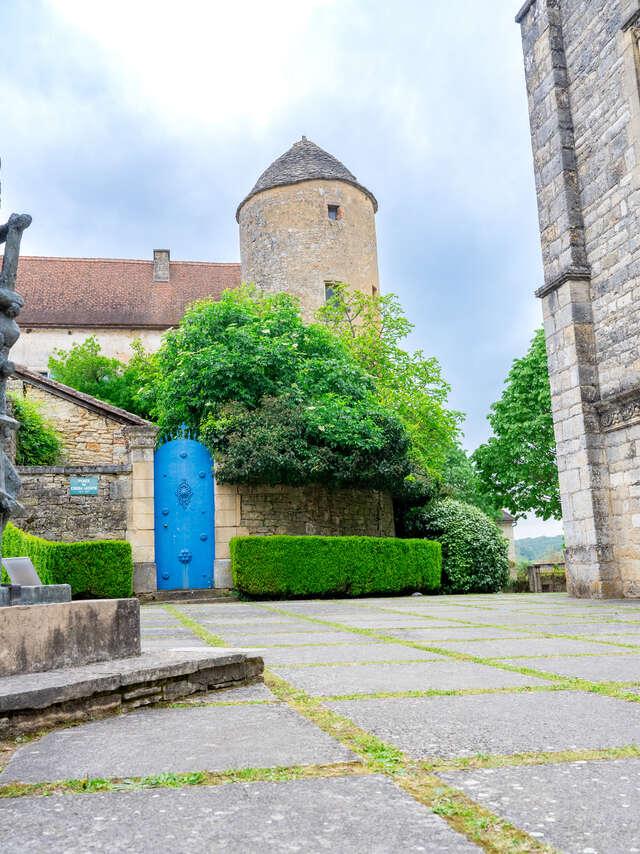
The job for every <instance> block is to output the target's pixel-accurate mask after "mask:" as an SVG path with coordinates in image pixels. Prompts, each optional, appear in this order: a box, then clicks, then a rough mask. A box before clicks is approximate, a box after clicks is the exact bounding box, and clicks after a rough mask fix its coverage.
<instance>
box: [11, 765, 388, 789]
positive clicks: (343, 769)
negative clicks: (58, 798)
mask: <svg viewBox="0 0 640 854" xmlns="http://www.w3.org/2000/svg"><path fill="white" fill-rule="evenodd" d="M370 773H372V772H371V771H369V770H368V769H367V768H365V767H364V766H363V765H362V763H361V762H340V763H333V764H328V765H293V766H289V767H275V768H235V769H231V770H229V771H219V772H211V771H196V772H191V773H187V774H175V773H173V772H171V771H165V772H164V773H162V774H154V775H151V776H146V777H107V778H85V779H71V780H58V781H54V782H45V783H7V784H6V785H5V786H0V798H24V797H45V796H48V795H68V794H69V795H70V794H80V793H93V792H122V791H132V790H140V789H183V788H187V787H193V786H222V785H227V784H230V783H255V782H264V781H286V780H303V779H310V778H315V777H347V776H362V775H364V774H370Z"/></svg>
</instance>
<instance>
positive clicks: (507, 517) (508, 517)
mask: <svg viewBox="0 0 640 854" xmlns="http://www.w3.org/2000/svg"><path fill="white" fill-rule="evenodd" d="M500 521H501V522H515V521H516V517H515V516H512V515H511V513H509V511H508V510H503V511H502V519H500Z"/></svg>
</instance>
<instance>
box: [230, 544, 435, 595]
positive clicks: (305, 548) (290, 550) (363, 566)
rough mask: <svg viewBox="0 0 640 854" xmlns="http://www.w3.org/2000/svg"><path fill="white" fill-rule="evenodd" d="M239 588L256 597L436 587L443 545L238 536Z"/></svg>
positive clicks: (234, 559) (234, 554)
mask: <svg viewBox="0 0 640 854" xmlns="http://www.w3.org/2000/svg"><path fill="white" fill-rule="evenodd" d="M231 567H232V571H233V580H234V584H235V587H236V589H237V590H238V591H239V592H240V593H244V594H245V595H247V596H252V597H255V598H281V597H282V598H294V597H302V596H365V595H369V594H372V593H402V592H405V591H409V590H423V591H434V590H437V589H438V587H439V585H440V567H441V560H440V546H439V544H438V543H431V542H427V541H426V540H398V539H391V538H388V539H386V538H380V537H287V536H274V537H234V538H233V539H232V540H231Z"/></svg>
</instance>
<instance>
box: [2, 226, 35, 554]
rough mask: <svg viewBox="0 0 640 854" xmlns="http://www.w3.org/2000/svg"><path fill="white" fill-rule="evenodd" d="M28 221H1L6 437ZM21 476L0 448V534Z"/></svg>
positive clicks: (11, 425)
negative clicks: (19, 280)
mask: <svg viewBox="0 0 640 854" xmlns="http://www.w3.org/2000/svg"><path fill="white" fill-rule="evenodd" d="M30 225H31V217H30V216H29V215H28V214H11V216H10V217H9V221H8V222H7V223H6V224H5V225H0V244H1V243H4V244H5V249H4V258H3V261H2V272H1V273H0V437H1V438H2V439H3V440H6V439H8V438H9V437H10V435H11V433H10V431H12V430H17V429H18V426H19V425H18V422H17V421H16V420H15V419H14V418H11V417H10V416H9V415H7V377H8V376H10V375H11V374H12V373H13V369H14V366H13V363H12V362H10V361H9V350H10V349H11V348H12V347H13V345H14V344H15V343H16V341H17V340H18V337H19V335H20V329H19V328H18V324H17V323H16V321H15V318H16V317H17V316H18V314H19V313H20V309H21V308H22V306H23V305H24V300H23V299H22V297H21V296H19V294H17V293H16V292H15V286H16V275H17V272H18V258H19V256H20V241H21V239H22V232H23V231H24V230H25V228H28V227H29V226H30ZM19 492H20V478H19V477H18V473H17V472H16V470H15V469H14V467H13V465H12V464H11V462H10V460H9V458H8V457H7V455H6V454H5V452H4V450H0V538H1V537H2V532H3V531H4V527H5V525H6V523H7V519H8V518H9V516H10V515H11V513H12V511H13V510H14V509H15V508H16V507H17V506H18V493H19Z"/></svg>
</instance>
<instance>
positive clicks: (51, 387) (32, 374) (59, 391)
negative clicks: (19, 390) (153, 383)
mask: <svg viewBox="0 0 640 854" xmlns="http://www.w3.org/2000/svg"><path fill="white" fill-rule="evenodd" d="M13 376H14V377H15V378H16V379H18V380H21V381H22V382H25V383H28V384H29V385H32V386H35V387H36V388H39V389H42V391H46V392H48V393H49V394H52V395H53V396H54V397H61V398H62V399H63V400H68V401H69V402H70V403H75V404H76V406H82V407H83V408H84V409H88V410H89V411H90V412H95V413H96V414H98V415H102V416H104V417H105V418H109V419H110V420H111V421H117V422H118V423H120V424H126V425H129V426H135V427H148V426H150V424H151V422H149V421H145V419H144V418H141V417H140V416H139V415H134V414H133V412H127V411H126V410H125V409H120V407H119V406H113V405H112V404H110V403H105V402H104V400H98V398H97V397H92V396H91V395H90V394H84V392H81V391H77V390H76V389H75V388H71V386H68V385H63V384H62V383H59V382H56V380H52V379H50V378H49V377H44V376H42V374H39V373H37V372H36V371H30V370H29V369H28V368H25V367H24V366H23V365H16V366H15V371H14V374H13Z"/></svg>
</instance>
